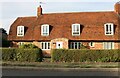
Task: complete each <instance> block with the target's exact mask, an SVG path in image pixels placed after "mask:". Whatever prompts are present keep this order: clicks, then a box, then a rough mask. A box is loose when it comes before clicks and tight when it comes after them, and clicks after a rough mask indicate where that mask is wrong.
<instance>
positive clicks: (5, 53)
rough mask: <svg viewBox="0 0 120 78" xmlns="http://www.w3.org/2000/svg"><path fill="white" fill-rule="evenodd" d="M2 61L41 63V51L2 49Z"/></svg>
mask: <svg viewBox="0 0 120 78" xmlns="http://www.w3.org/2000/svg"><path fill="white" fill-rule="evenodd" d="M2 60H3V61H22V62H24V61H28V62H37V61H42V50H40V49H19V48H2Z"/></svg>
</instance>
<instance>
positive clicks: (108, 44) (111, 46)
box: [103, 42, 114, 49]
mask: <svg viewBox="0 0 120 78" xmlns="http://www.w3.org/2000/svg"><path fill="white" fill-rule="evenodd" d="M103 49H114V42H103Z"/></svg>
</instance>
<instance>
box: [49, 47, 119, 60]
mask: <svg viewBox="0 0 120 78" xmlns="http://www.w3.org/2000/svg"><path fill="white" fill-rule="evenodd" d="M119 53H120V50H69V49H54V50H52V55H51V61H52V62H120V57H119V56H118V54H119Z"/></svg>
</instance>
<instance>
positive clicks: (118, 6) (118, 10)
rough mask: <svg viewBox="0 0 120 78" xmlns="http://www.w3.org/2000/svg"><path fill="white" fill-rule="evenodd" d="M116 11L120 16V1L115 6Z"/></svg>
mask: <svg viewBox="0 0 120 78" xmlns="http://www.w3.org/2000/svg"><path fill="white" fill-rule="evenodd" d="M114 10H115V12H116V13H117V14H120V1H119V2H117V3H116V4H115V6H114Z"/></svg>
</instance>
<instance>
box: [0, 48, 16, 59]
mask: <svg viewBox="0 0 120 78" xmlns="http://www.w3.org/2000/svg"><path fill="white" fill-rule="evenodd" d="M1 50H2V59H3V60H6V61H12V60H14V57H15V55H16V53H15V49H13V48H11V49H9V48H4V49H1Z"/></svg>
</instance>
